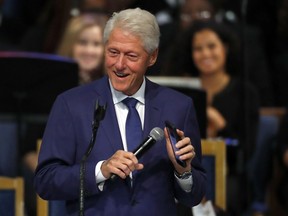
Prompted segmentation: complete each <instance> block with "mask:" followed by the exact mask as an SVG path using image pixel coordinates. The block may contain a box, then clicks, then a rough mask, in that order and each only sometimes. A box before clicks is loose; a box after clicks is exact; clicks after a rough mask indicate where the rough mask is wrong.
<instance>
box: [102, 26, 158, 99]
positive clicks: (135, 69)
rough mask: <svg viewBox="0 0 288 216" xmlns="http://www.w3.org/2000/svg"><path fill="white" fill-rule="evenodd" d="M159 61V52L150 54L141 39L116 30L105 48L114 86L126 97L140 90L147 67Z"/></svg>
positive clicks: (106, 65) (110, 76)
mask: <svg viewBox="0 0 288 216" xmlns="http://www.w3.org/2000/svg"><path fill="white" fill-rule="evenodd" d="M156 59H157V50H156V51H154V52H153V53H152V54H148V53H147V52H146V50H145V49H144V47H143V45H142V41H141V40H140V38H138V37H136V36H134V35H132V34H130V33H129V32H126V31H123V30H121V29H119V28H115V29H114V30H113V31H112V32H111V34H110V37H109V39H108V41H107V44H106V46H105V67H106V72H107V74H108V76H109V78H110V80H111V83H112V86H113V88H114V89H116V90H117V91H121V92H123V93H124V94H126V95H133V94H135V93H136V92H137V90H138V89H139V88H140V86H141V84H142V82H143V79H144V74H145V72H146V70H147V67H149V66H151V65H153V64H154V63H155V61H156Z"/></svg>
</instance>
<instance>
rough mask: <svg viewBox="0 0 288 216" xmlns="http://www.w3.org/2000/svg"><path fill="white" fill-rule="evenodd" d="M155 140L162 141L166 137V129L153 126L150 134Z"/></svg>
mask: <svg viewBox="0 0 288 216" xmlns="http://www.w3.org/2000/svg"><path fill="white" fill-rule="evenodd" d="M149 135H150V136H151V137H152V138H153V139H154V140H156V141H160V140H162V139H163V137H164V131H163V130H162V129H161V128H159V127H155V128H153V129H152V130H151V131H150V134H149Z"/></svg>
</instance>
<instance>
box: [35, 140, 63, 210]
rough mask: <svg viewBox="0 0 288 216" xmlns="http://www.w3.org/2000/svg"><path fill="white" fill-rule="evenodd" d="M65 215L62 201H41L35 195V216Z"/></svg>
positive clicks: (38, 141) (39, 142)
mask: <svg viewBox="0 0 288 216" xmlns="http://www.w3.org/2000/svg"><path fill="white" fill-rule="evenodd" d="M41 142H42V140H41V139H38V140H37V152H38V153H39V151H40V147H41ZM65 214H66V207H65V201H62V200H49V201H47V200H43V199H42V198H41V197H40V196H39V195H37V216H63V215H65Z"/></svg>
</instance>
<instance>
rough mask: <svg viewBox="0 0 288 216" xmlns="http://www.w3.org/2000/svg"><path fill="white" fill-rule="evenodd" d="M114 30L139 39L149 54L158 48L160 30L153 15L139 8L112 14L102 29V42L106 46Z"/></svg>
mask: <svg viewBox="0 0 288 216" xmlns="http://www.w3.org/2000/svg"><path fill="white" fill-rule="evenodd" d="M114 28H120V29H122V30H124V31H128V32H129V33H131V34H133V35H135V36H137V37H139V38H140V39H141V41H142V43H143V46H144V49H145V50H146V51H147V52H148V53H149V54H151V53H152V52H153V51H155V50H156V49H157V48H158V46H159V38H160V30H159V26H158V23H157V20H156V18H155V16H154V15H152V14H151V13H150V12H148V11H146V10H142V9H140V8H135V9H126V10H122V11H120V12H119V13H116V12H115V13H113V15H112V17H111V18H110V19H109V20H108V22H107V24H106V27H105V29H104V35H103V41H104V43H105V44H106V43H107V41H108V39H109V36H110V34H111V32H112V31H113V29H114Z"/></svg>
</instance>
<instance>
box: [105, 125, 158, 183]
mask: <svg viewBox="0 0 288 216" xmlns="http://www.w3.org/2000/svg"><path fill="white" fill-rule="evenodd" d="M163 138H164V131H163V130H162V129H161V128H159V127H155V128H153V129H152V130H151V131H150V133H149V136H148V137H147V138H146V139H144V140H143V141H142V142H141V144H140V145H139V146H138V147H137V148H136V149H135V150H134V151H133V154H134V155H135V156H136V157H137V158H138V159H139V158H140V157H141V156H142V155H143V154H144V153H145V152H147V151H148V150H149V149H150V148H151V147H152V146H153V145H154V144H155V143H156V142H158V141H160V140H162V139H163ZM115 177H116V175H115V174H112V176H111V178H110V179H111V180H113V179H115Z"/></svg>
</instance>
